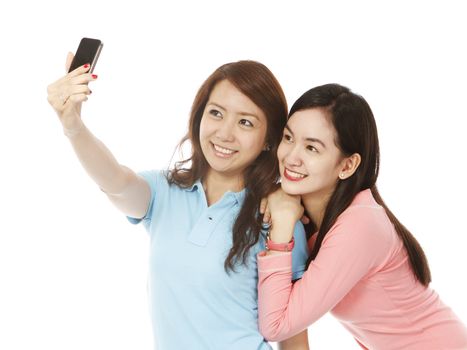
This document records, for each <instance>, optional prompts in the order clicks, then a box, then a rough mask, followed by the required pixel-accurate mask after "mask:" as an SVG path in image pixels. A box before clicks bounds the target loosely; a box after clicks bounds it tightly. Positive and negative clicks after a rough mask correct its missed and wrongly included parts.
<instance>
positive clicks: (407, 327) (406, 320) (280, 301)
mask: <svg viewBox="0 0 467 350" xmlns="http://www.w3.org/2000/svg"><path fill="white" fill-rule="evenodd" d="M310 244H313V242H310ZM291 266H292V262H291V254H290V253H284V254H278V255H265V254H264V252H263V253H260V254H259V255H258V270H259V284H258V288H259V291H258V298H259V301H258V302H259V305H258V311H259V327H260V331H261V333H262V334H263V336H264V337H265V338H266V339H268V340H270V341H281V340H283V339H286V338H288V337H290V336H292V335H294V334H297V333H299V332H300V331H302V330H304V329H306V328H307V327H308V326H310V325H311V324H312V323H313V322H315V321H316V320H318V319H319V318H320V317H321V316H323V315H324V314H325V313H326V312H328V311H331V313H332V314H333V315H334V316H335V317H337V319H338V320H339V321H340V322H341V323H342V325H343V326H344V327H345V328H346V329H347V330H348V331H350V333H351V334H352V335H353V336H354V337H355V339H356V340H357V342H358V343H359V344H360V345H361V346H362V348H368V349H404V350H412V349H417V350H429V349H436V350H440V349H443V350H444V349H446V350H447V349H467V329H466V327H465V326H464V325H463V324H462V322H461V321H460V320H459V319H458V317H457V316H456V315H455V314H454V312H453V311H452V310H451V309H450V308H449V307H447V306H446V305H445V304H444V303H443V302H442V301H441V299H440V298H439V296H438V294H437V293H436V292H435V291H434V290H432V289H431V288H429V287H428V288H427V287H425V286H423V285H422V284H421V283H420V282H418V281H417V280H416V279H415V277H414V274H413V272H412V270H411V268H410V266H409V262H408V257H407V253H406V251H405V248H404V246H403V243H402V241H401V240H400V238H399V237H398V235H397V232H396V231H395V229H394V227H393V225H392V223H391V222H390V220H389V218H388V217H387V215H386V212H385V210H384V208H382V207H381V206H380V205H378V204H377V203H376V201H375V200H374V198H373V196H372V194H371V191H370V190H369V189H368V190H364V191H362V192H360V193H359V194H358V195H357V196H356V197H355V199H354V201H353V202H352V204H351V205H350V206H349V207H348V208H347V209H346V210H345V211H344V212H343V213H342V214H341V215H340V216H339V218H338V219H337V221H336V223H335V224H334V225H333V227H332V228H331V229H330V231H329V232H328V233H327V235H326V236H325V238H324V240H323V242H322V245H321V248H320V251H319V253H318V255H317V257H316V258H315V260H314V261H312V262H311V264H310V266H309V267H308V270H307V271H306V272H305V273H304V275H303V277H302V278H301V280H299V281H297V282H295V283H294V284H292V283H291V282H290V281H291V279H292V277H291Z"/></svg>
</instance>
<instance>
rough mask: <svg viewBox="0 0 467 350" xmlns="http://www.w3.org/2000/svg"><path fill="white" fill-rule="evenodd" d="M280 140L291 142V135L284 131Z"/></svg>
mask: <svg viewBox="0 0 467 350" xmlns="http://www.w3.org/2000/svg"><path fill="white" fill-rule="evenodd" d="M282 140H284V141H285V142H292V136H291V135H289V134H285V133H284V135H283V136H282Z"/></svg>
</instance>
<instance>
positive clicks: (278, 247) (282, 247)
mask: <svg viewBox="0 0 467 350" xmlns="http://www.w3.org/2000/svg"><path fill="white" fill-rule="evenodd" d="M294 245H295V240H294V238H293V236H292V238H291V239H289V241H288V242H276V241H274V240H272V239H271V235H270V232H268V233H267V236H266V250H268V251H277V252H290V251H292V249H293V247H294Z"/></svg>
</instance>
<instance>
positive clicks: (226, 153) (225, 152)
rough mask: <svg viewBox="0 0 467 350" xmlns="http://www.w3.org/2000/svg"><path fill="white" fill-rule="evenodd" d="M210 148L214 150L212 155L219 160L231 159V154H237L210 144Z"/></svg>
mask: <svg viewBox="0 0 467 350" xmlns="http://www.w3.org/2000/svg"><path fill="white" fill-rule="evenodd" d="M211 145H212V148H213V149H214V153H215V154H216V155H217V156H218V157H221V158H228V157H231V156H232V155H233V154H235V153H237V151H234V150H231V149H229V148H225V147H221V146H219V145H216V144H214V143H212V142H211Z"/></svg>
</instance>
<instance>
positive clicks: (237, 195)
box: [184, 180, 246, 204]
mask: <svg viewBox="0 0 467 350" xmlns="http://www.w3.org/2000/svg"><path fill="white" fill-rule="evenodd" d="M184 190H185V191H187V192H194V191H199V190H201V191H204V189H203V184H202V183H201V180H197V181H196V182H195V183H194V184H193V185H192V186H190V187H187V188H184ZM226 193H228V194H229V195H231V196H233V197H234V198H235V201H236V202H237V203H238V204H241V203H243V200H244V199H245V196H246V189H245V188H244V189H243V190H241V191H239V192H232V191H228V192H226Z"/></svg>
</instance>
